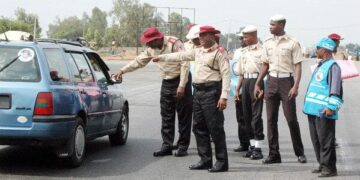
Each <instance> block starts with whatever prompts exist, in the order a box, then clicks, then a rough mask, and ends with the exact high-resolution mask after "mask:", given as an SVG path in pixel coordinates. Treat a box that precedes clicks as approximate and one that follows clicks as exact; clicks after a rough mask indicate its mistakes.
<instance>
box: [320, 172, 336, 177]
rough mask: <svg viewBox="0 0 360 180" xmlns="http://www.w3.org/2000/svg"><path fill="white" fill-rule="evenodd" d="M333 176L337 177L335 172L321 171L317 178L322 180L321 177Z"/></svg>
mask: <svg viewBox="0 0 360 180" xmlns="http://www.w3.org/2000/svg"><path fill="white" fill-rule="evenodd" d="M333 176H337V172H336V171H333V172H328V171H321V174H320V175H319V176H318V177H319V178H322V177H333Z"/></svg>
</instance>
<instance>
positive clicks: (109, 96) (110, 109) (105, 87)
mask: <svg viewBox="0 0 360 180" xmlns="http://www.w3.org/2000/svg"><path fill="white" fill-rule="evenodd" d="M86 55H87V57H88V58H89V61H90V64H91V66H92V69H93V71H94V75H95V79H96V81H97V84H98V86H99V88H100V90H101V94H102V102H101V106H102V109H103V111H104V116H105V118H104V124H103V125H104V130H111V129H114V128H116V127H117V124H118V122H119V120H120V117H121V113H122V107H123V104H124V97H123V94H122V93H121V88H120V85H119V84H116V83H113V82H112V80H111V79H110V76H109V74H108V67H107V66H106V64H105V63H104V62H103V61H102V59H101V58H100V56H99V55H98V54H96V53H94V52H88V53H86Z"/></svg>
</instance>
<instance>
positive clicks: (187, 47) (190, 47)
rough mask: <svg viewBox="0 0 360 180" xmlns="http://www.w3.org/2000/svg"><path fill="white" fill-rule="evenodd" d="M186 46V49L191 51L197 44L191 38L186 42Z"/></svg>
mask: <svg viewBox="0 0 360 180" xmlns="http://www.w3.org/2000/svg"><path fill="white" fill-rule="evenodd" d="M184 48H185V51H191V50H193V49H195V48H196V46H195V44H194V43H193V42H192V41H191V40H188V41H186V42H185V43H184Z"/></svg>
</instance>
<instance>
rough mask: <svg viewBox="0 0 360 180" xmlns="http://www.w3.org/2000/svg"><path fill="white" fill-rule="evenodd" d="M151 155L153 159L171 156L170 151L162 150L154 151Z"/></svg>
mask: <svg viewBox="0 0 360 180" xmlns="http://www.w3.org/2000/svg"><path fill="white" fill-rule="evenodd" d="M153 155H154V157H160V156H169V155H172V150H171V149H162V150H160V151H155V152H154V154H153Z"/></svg>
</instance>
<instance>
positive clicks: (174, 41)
mask: <svg viewBox="0 0 360 180" xmlns="http://www.w3.org/2000/svg"><path fill="white" fill-rule="evenodd" d="M168 41H169V42H170V43H172V44H175V43H176V41H177V39H176V38H172V37H170V38H169V40H168Z"/></svg>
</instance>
